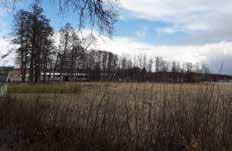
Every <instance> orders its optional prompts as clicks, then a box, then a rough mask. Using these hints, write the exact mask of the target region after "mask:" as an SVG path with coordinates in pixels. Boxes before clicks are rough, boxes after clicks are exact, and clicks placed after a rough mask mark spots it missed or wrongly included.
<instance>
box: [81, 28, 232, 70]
mask: <svg viewBox="0 0 232 151" xmlns="http://www.w3.org/2000/svg"><path fill="white" fill-rule="evenodd" d="M86 33H87V32H85V34H86ZM91 48H93V49H100V50H108V51H112V52H114V53H116V54H119V55H123V54H126V55H129V56H130V55H131V56H133V55H141V54H146V55H147V56H149V57H156V56H161V57H163V58H164V59H166V60H169V61H179V62H192V63H197V62H199V63H208V64H209V65H210V68H211V70H212V72H214V73H217V72H218V71H219V69H220V66H221V64H222V63H224V69H223V71H222V73H225V74H232V68H231V67H230V65H231V64H232V42H229V41H222V42H218V43H213V44H205V45H198V46H196V45H187V46H164V45H163V46H162V45H159V46H158V45H157V46H156V45H151V44H146V43H142V42H138V41H134V40H132V39H130V38H127V37H115V38H114V39H109V38H107V37H105V36H101V38H99V37H98V38H97V41H96V43H95V45H92V46H91Z"/></svg>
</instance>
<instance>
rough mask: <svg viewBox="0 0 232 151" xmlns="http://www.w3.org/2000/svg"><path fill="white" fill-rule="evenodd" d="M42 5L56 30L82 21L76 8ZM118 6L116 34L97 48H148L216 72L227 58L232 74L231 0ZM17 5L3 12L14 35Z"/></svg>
mask: <svg viewBox="0 0 232 151" xmlns="http://www.w3.org/2000/svg"><path fill="white" fill-rule="evenodd" d="M29 5H30V3H28V1H26V0H22V2H20V3H17V9H21V8H24V9H28V7H29ZM42 7H43V9H44V14H45V15H46V16H47V17H48V18H50V19H51V25H52V26H53V27H54V29H55V30H56V31H58V30H59V28H60V27H61V26H63V25H65V23H66V22H70V23H71V24H72V25H73V26H74V27H78V21H79V20H78V15H77V14H76V13H73V12H72V11H70V12H67V13H65V14H64V15H63V16H62V15H61V14H59V10H58V6H57V5H55V4H51V3H50V2H49V1H48V0H42ZM115 8H116V10H118V11H119V15H120V16H119V21H118V22H117V23H116V24H115V30H114V31H115V32H114V36H113V39H109V38H108V37H106V36H101V38H100V39H99V41H98V42H96V44H95V46H93V47H94V48H96V49H104V50H109V51H113V52H115V53H118V54H130V55H134V54H140V53H146V54H148V55H149V56H154V57H155V56H162V57H164V58H166V59H168V60H177V61H180V62H184V61H185V62H186V61H189V62H193V63H196V62H200V63H202V62H205V63H208V64H209V65H210V66H211V68H212V70H213V72H216V71H217V70H218V68H219V67H220V65H221V63H222V62H224V66H225V70H223V72H224V73H229V74H232V69H231V68H230V65H231V64H232V28H231V27H232V1H231V0H220V1H218V0H178V1H174V0H118V2H117V5H116V7H115ZM17 9H16V10H17ZM16 10H15V11H13V12H10V13H4V12H0V37H5V36H7V37H10V36H11V35H10V33H11V27H12V21H13V17H12V16H13V14H14V13H15V12H16ZM85 32H87V33H88V32H89V29H88V28H86V29H85ZM95 33H96V34H97V31H95ZM102 39H103V40H102ZM2 41H3V40H2ZM1 51H3V50H1ZM1 51H0V53H1ZM230 58H231V59H230ZM230 60H231V61H230Z"/></svg>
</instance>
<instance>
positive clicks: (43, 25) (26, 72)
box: [13, 3, 209, 82]
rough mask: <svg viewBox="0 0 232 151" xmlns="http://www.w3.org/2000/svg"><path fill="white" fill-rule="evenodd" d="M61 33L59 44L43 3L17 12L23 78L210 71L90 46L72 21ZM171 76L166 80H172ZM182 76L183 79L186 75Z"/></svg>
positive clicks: (129, 77)
mask: <svg viewBox="0 0 232 151" xmlns="http://www.w3.org/2000/svg"><path fill="white" fill-rule="evenodd" d="M58 33H59V34H58V35H59V36H58V38H59V39H58V44H55V41H54V30H53V28H52V27H51V25H50V20H49V19H48V18H47V17H46V16H45V15H44V14H43V9H42V8H41V7H40V5H39V3H35V4H34V5H33V6H32V7H31V8H30V9H29V10H20V11H18V12H17V13H16V15H15V19H14V34H15V38H14V40H13V43H15V44H17V45H18V48H17V51H16V53H17V64H18V66H20V70H21V75H22V81H23V82H25V81H29V82H46V81H50V80H72V81H77V80H80V79H83V80H90V81H98V80H111V81H112V80H115V81H146V80H153V81H154V80H157V79H161V78H162V77H165V76H167V75H168V74H163V75H160V77H159V76H158V75H159V74H161V73H172V75H178V77H179V76H180V75H184V76H185V77H187V75H196V74H193V73H199V74H203V73H209V67H208V66H207V65H206V64H202V65H200V64H195V65H194V64H192V63H184V64H181V63H178V62H171V63H170V62H168V61H165V60H164V59H163V58H161V57H155V58H148V57H147V56H146V55H139V56H128V55H124V56H123V55H122V56H119V55H116V54H114V53H112V52H109V51H101V50H93V49H91V50H89V49H88V48H87V47H84V42H85V41H86V39H82V38H80V37H79V35H78V32H76V30H75V28H74V27H73V26H72V25H71V24H70V23H67V24H66V25H65V26H64V27H61V29H60V30H59V32H58ZM88 40H89V41H90V42H91V41H92V40H93V39H91V37H90V38H89V39H88ZM154 73H156V74H154ZM158 73H159V74H158ZM154 77H155V79H154ZM168 77H169V78H165V79H164V81H165V80H168V79H169V80H170V76H168ZM171 79H172V80H173V81H174V80H176V81H178V80H177V78H171ZM178 79H179V81H181V80H182V81H183V79H186V78H182V79H180V78H178ZM189 81H191V80H189Z"/></svg>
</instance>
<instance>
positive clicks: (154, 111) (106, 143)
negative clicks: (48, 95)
mask: <svg viewBox="0 0 232 151" xmlns="http://www.w3.org/2000/svg"><path fill="white" fill-rule="evenodd" d="M84 90H86V91H88V92H85V93H84V92H83V93H82V94H80V95H78V96H72V97H69V98H68V99H65V100H64V99H60V97H59V95H57V94H56V95H54V97H53V100H52V101H45V100H44V99H43V98H42V97H41V96H36V97H33V99H31V100H30V101H28V100H27V101H25V100H23V99H22V98H20V99H19V98H18V97H17V96H14V97H12V96H11V97H7V98H4V99H2V100H1V101H0V128H1V131H0V135H1V139H3V140H0V144H2V145H8V148H9V149H16V150H45V151H46V150H49V151H51V150H57V151H62V150H81V151H93V150H94V151H114V150H115V151H120V150H123V151H124V150H125V151H152V150H154V151H181V150H183V151H219V150H220V151H230V150H232V142H231V140H232V97H231V93H230V91H231V89H230V88H228V87H226V88H225V87H220V86H216V85H204V84H202V85H185V84H175V85H168V84H103V85H98V86H97V87H95V86H93V88H92V89H91V85H88V86H87V87H84V86H83V91H84Z"/></svg>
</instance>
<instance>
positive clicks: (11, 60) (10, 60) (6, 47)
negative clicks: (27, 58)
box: [0, 38, 16, 66]
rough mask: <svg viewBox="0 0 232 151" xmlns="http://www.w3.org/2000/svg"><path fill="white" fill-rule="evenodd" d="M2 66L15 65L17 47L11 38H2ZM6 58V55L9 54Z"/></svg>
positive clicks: (0, 60) (0, 58)
mask: <svg viewBox="0 0 232 151" xmlns="http://www.w3.org/2000/svg"><path fill="white" fill-rule="evenodd" d="M0 46H1V47H0V66H13V65H15V52H14V49H15V48H16V45H13V44H12V43H11V39H10V38H0ZM9 52H10V54H9V55H7V56H6V57H3V56H4V55H6V54H8V53H9Z"/></svg>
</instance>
